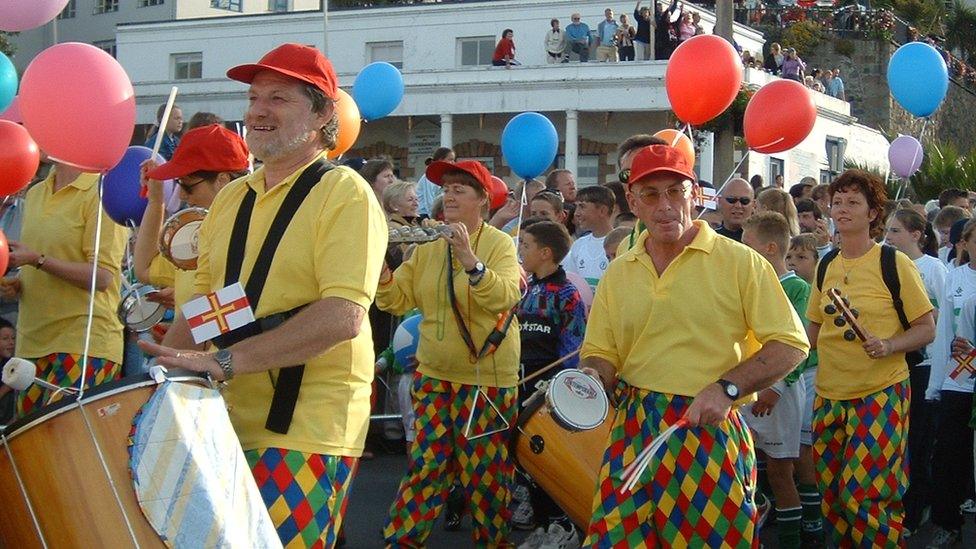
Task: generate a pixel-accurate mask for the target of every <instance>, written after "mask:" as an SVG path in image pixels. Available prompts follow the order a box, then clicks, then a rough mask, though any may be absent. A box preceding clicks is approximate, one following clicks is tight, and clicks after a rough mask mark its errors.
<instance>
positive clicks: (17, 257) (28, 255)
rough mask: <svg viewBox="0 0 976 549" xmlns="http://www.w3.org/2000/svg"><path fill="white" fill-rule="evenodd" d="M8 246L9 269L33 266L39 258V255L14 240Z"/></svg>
mask: <svg viewBox="0 0 976 549" xmlns="http://www.w3.org/2000/svg"><path fill="white" fill-rule="evenodd" d="M8 245H9V246H10V265H9V266H8V268H10V269H16V268H17V267H22V266H24V265H34V264H35V263H37V260H38V259H40V257H41V254H39V253H37V252H35V251H34V250H32V249H30V248H28V247H27V246H25V245H24V244H21V243H20V242H17V241H16V240H11V241H10V242H9V243H8Z"/></svg>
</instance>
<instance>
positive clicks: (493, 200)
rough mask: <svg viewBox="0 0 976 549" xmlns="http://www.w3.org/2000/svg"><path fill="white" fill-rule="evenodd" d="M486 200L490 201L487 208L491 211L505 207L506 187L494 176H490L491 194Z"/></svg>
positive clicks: (506, 198)
mask: <svg viewBox="0 0 976 549" xmlns="http://www.w3.org/2000/svg"><path fill="white" fill-rule="evenodd" d="M488 198H489V199H490V205H489V206H488V207H489V208H491V209H492V210H497V209H498V208H501V207H502V206H504V205H505V201H506V200H508V185H506V184H505V182H504V181H502V180H501V179H500V178H498V177H495V176H494V175H493V176H491V193H490V196H489V197H488Z"/></svg>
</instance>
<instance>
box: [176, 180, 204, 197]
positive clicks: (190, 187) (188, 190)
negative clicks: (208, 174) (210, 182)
mask: <svg viewBox="0 0 976 549" xmlns="http://www.w3.org/2000/svg"><path fill="white" fill-rule="evenodd" d="M173 181H175V182H176V184H177V185H179V186H180V188H181V189H183V192H185V193H186V194H193V187H196V186H197V185H199V184H200V183H203V182H204V181H206V179H198V180H196V181H193V182H192V183H184V182H183V180H182V179H180V178H177V179H174V180H173Z"/></svg>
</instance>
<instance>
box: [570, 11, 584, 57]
mask: <svg viewBox="0 0 976 549" xmlns="http://www.w3.org/2000/svg"><path fill="white" fill-rule="evenodd" d="M571 19H572V20H573V22H572V23H570V24H568V25H566V37H567V38H568V39H569V48H570V50H571V51H572V52H573V53H575V54H577V55H579V59H580V63H586V62H587V61H589V60H590V27H589V26H588V25H587V24H586V23H582V22H580V14H579V12H577V13H574V14H573V15H572V17H571Z"/></svg>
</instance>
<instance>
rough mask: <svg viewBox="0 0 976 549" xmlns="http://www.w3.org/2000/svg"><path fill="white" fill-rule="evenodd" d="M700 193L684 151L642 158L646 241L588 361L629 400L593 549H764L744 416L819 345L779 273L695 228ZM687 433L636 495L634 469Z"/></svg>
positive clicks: (635, 193) (633, 202)
mask: <svg viewBox="0 0 976 549" xmlns="http://www.w3.org/2000/svg"><path fill="white" fill-rule="evenodd" d="M698 192H699V188H698V185H697V184H696V178H695V173H694V172H693V171H692V167H691V166H690V165H689V164H688V162H687V160H685V159H684V157H683V156H682V155H681V154H680V153H679V152H678V151H677V150H675V149H674V148H672V147H670V146H668V145H650V146H647V147H644V148H642V149H640V150H639V151H638V152H637V153H636V154H635V155H634V158H633V163H632V165H631V172H630V177H629V179H628V190H627V199H628V201H629V203H630V207H631V209H632V211H633V212H634V213H635V214H637V216H638V217H639V218H640V220H641V222H643V224H644V225H645V226H646V227H647V231H646V232H643V233H641V234H640V236H639V237H638V239H637V241H636V243H635V245H634V247H633V248H632V249H630V250H628V251H627V252H625V253H623V254H621V255H620V256H618V257H617V259H616V260H614V261H613V262H612V263H611V264H610V266H609V267H608V269H607V271H606V273H605V274H604V277H603V279H602V280H601V282H600V286H599V287H598V289H597V292H596V296H595V297H594V300H593V305H592V308H591V309H590V318H589V321H588V323H587V328H586V337H585V340H584V342H583V347H582V351H581V354H580V356H581V359H582V360H581V363H580V366H581V368H582V369H583V370H584V371H586V372H587V373H590V374H591V375H594V376H597V377H599V379H601V380H602V381H603V383H604V385H605V386H606V388H607V391H608V392H609V391H612V392H614V393H615V394H616V395H617V396H618V397H619V400H620V401H621V404H620V405H619V406H618V413H617V415H616V417H615V419H614V423H613V427H612V430H611V434H610V440H608V441H607V448H606V452H605V453H604V458H603V467H602V468H601V471H600V476H599V481H598V482H599V485H598V486H597V487H596V488H597V490H596V495H595V496H594V500H593V517H592V519H591V523H590V527H589V530H588V533H587V540H586V543H585V544H584V545H585V546H593V547H622V546H636V545H647V546H651V547H714V546H718V545H722V544H726V545H728V546H731V547H743V546H753V547H755V546H758V543H759V539H758V537H757V536H756V524H755V521H756V507H755V504H754V501H753V494H754V490H755V465H754V464H755V456H754V451H753V446H752V439H751V438H750V436H749V433H748V429H747V427H746V425H745V424H744V423H743V422H742V418H741V417H740V415H739V412H738V411H737V410H736V408H735V407H736V405H738V404H742V403H744V402H747V401H749V400H752V399H753V397H752V394H753V393H754V392H756V391H757V390H760V389H764V388H766V387H769V386H770V385H772V384H773V383H774V382H775V381H776V380H778V379H780V378H782V377H784V376H785V375H786V374H787V373H789V372H790V371H791V370H792V369H793V367H795V366H796V365H797V364H798V363H799V362H800V360H802V359H803V357H804V356H805V354H806V353H807V351H808V349H809V344H808V343H807V339H806V335H805V333H804V330H803V325H802V324H801V323H800V319H799V318H798V317H797V315H796V313H795V312H794V311H793V308H792V306H791V305H790V302H789V300H788V299H787V297H786V295H785V294H784V293H783V290H782V287H781V285H780V283H779V279H778V278H777V276H776V273H775V272H774V271H773V268H772V267H771V266H770V265H769V263H768V262H766V260H764V259H763V258H762V257H761V256H760V255H758V254H757V253H755V252H754V251H752V250H750V249H749V248H747V247H745V246H743V245H741V244H739V243H737V242H733V241H732V240H729V239H727V238H720V237H719V236H718V235H717V234H716V233H715V231H714V230H712V229H711V228H710V227H709V226H708V224H707V223H705V222H703V221H699V220H694V218H693V213H692V212H693V211H694V199H695V196H696V195H697V194H698ZM716 327H718V328H719V329H717V330H716V329H715V328H716ZM682 420H683V421H682ZM679 421H682V425H683V426H682V427H680V428H678V429H677V430H676V431H675V432H674V434H673V435H672V437H673V440H667V441H666V442H665V444H664V447H662V448H659V449H658V450H657V452H656V453H655V454H654V455H653V456H652V459H651V461H650V464H649V466H648V467H647V468H646V470H644V473H643V474H642V475H640V476H639V477H638V481H637V483H636V485H635V486H634V487H633V489H632V490H625V489H624V482H625V479H624V469H625V468H626V467H627V466H629V465H631V464H632V463H633V462H634V461H635V457H636V456H638V455H639V454H640V453H641V451H642V450H643V449H644V448H646V447H647V446H649V445H650V444H651V443H652V442H653V441H654V439H656V438H657V437H658V436H659V435H660V434H661V433H662V432H663V431H665V430H666V429H667V428H668V427H670V426H672V425H675V424H678V422H679Z"/></svg>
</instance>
